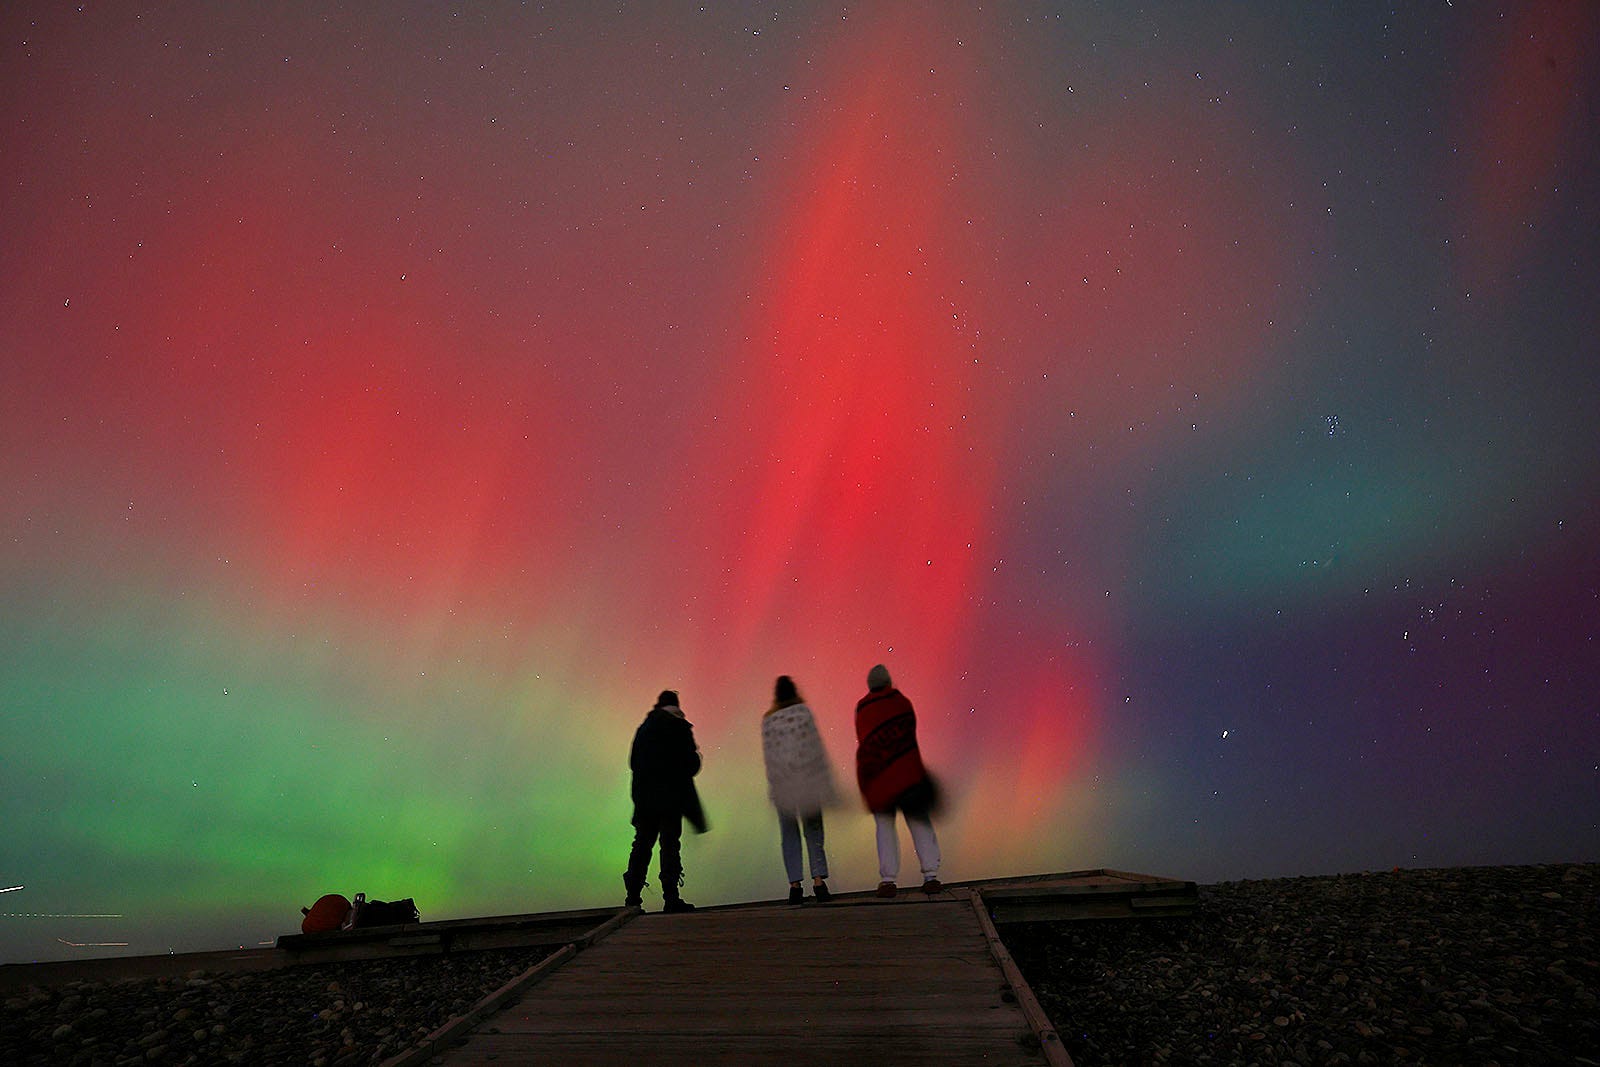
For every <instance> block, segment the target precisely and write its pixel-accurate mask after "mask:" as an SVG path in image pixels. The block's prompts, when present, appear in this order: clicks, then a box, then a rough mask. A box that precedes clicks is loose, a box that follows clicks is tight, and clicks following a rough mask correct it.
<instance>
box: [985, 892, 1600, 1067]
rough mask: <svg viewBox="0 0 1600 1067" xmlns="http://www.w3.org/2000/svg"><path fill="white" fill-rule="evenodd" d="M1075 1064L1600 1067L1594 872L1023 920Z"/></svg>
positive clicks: (1026, 960) (1031, 964)
mask: <svg viewBox="0 0 1600 1067" xmlns="http://www.w3.org/2000/svg"><path fill="white" fill-rule="evenodd" d="M1000 932H1001V935H1002V937H1003V938H1004V939H1005V942H1006V945H1007V948H1008V949H1009V950H1010V951H1011V954H1012V956H1013V958H1014V959H1015V960H1016V961H1017V964H1018V966H1019V967H1020V968H1021V969H1022V972H1023V974H1024V976H1025V977H1026V978H1027V980H1028V983H1029V985H1030V986H1031V987H1032V988H1033V991H1034V995H1035V996H1037V997H1038V999H1039V1001H1040V1003H1041V1005H1042V1006H1043V1007H1044V1009H1045V1012H1046V1013H1047V1014H1048V1015H1049V1017H1050V1020H1051V1022H1052V1023H1053V1024H1054V1025H1055V1027H1056V1031H1057V1032H1058V1033H1059V1034H1060V1036H1061V1038H1062V1042H1063V1044H1064V1045H1065V1046H1066V1048H1067V1051H1068V1052H1069V1053H1070V1054H1071V1056H1072V1060H1073V1063H1074V1064H1076V1065H1077V1067H1097V1065H1107V1064H1119V1065H1120V1064H1155V1063H1172V1064H1304V1065H1310V1064H1396V1063H1400V1064H1404V1063H1430V1064H1451V1065H1455V1064H1462V1065H1464V1064H1474V1065H1486V1067H1487V1065H1495V1064H1500V1065H1507V1067H1509V1065H1511V1064H1565V1065H1569V1067H1570V1065H1574V1064H1576V1065H1580V1067H1582V1065H1591V1064H1600V999H1597V998H1600V865H1597V864H1581V865H1557V866H1527V867H1471V868H1451V869H1443V870H1396V871H1386V872H1375V873H1365V874H1344V875H1337V876H1329V877H1316V878H1281V879H1271V880H1263V881H1242V882H1226V883H1221V884H1218V885H1210V886H1202V887H1201V889H1200V905H1199V908H1198V910H1197V912H1196V914H1195V915H1194V916H1192V917H1189V918H1169V919H1138V920H1108V921H1088V922H1075V923H1025V924H1016V925H1011V926H1006V927H1003V928H1001V931H1000Z"/></svg>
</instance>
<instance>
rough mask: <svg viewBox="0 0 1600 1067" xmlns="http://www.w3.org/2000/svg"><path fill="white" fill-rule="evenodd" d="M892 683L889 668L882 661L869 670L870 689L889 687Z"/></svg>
mask: <svg viewBox="0 0 1600 1067" xmlns="http://www.w3.org/2000/svg"><path fill="white" fill-rule="evenodd" d="M890 684H891V683H890V681H889V668H888V667H885V666H884V665H883V664H881V663H880V664H878V665H877V666H876V667H874V668H872V669H871V670H870V671H868V672H867V688H868V689H887V688H889V686H890Z"/></svg>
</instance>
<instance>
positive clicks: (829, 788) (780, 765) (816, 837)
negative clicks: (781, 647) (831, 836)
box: [761, 674, 837, 904]
mask: <svg viewBox="0 0 1600 1067" xmlns="http://www.w3.org/2000/svg"><path fill="white" fill-rule="evenodd" d="M761 755H762V757H763V758H764V759H765V760H766V764H767V795H768V796H769V797H771V798H772V806H773V807H775V808H777V809H778V827H779V830H780V833H781V838H782V843H783V866H784V870H785V872H786V873H787V874H788V875H789V903H790V904H800V903H803V902H804V900H805V892H804V890H802V889H801V888H800V881H801V875H802V873H803V872H802V869H801V866H800V837H801V831H802V828H803V829H804V833H805V843H806V851H807V852H808V853H809V854H810V856H811V882H812V890H811V891H812V893H813V894H814V895H815V896H816V899H817V903H819V904H826V903H827V902H828V901H829V899H831V897H832V894H830V893H829V892H828V883H827V878H828V854H827V852H826V851H825V850H824V849H823V841H822V809H823V808H824V807H826V806H827V805H829V804H831V803H833V802H834V799H835V798H836V796H837V793H836V791H835V789H834V784H833V766H832V764H830V763H829V762H828V752H827V749H825V748H823V746H822V735H821V734H820V733H818V732H817V723H816V720H815V719H814V718H812V716H811V709H810V708H808V707H806V705H805V703H804V702H803V701H802V700H801V698H800V691H799V690H798V689H796V688H795V684H794V680H793V679H792V678H790V677H789V676H788V675H787V674H785V675H783V676H782V677H780V678H779V679H778V681H777V684H776V685H775V686H773V693H772V707H771V708H769V709H767V713H766V714H765V715H764V716H762V718H761Z"/></svg>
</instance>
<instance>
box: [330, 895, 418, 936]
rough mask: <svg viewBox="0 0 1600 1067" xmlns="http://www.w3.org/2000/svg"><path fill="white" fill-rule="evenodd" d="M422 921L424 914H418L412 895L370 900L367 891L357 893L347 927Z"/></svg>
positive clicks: (396, 924)
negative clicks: (396, 898) (392, 899)
mask: <svg viewBox="0 0 1600 1067" xmlns="http://www.w3.org/2000/svg"><path fill="white" fill-rule="evenodd" d="M421 921H422V916H420V915H418V914H417V904H416V901H414V900H412V899H411V898H410V897H406V898H405V899H404V900H395V901H388V900H368V899H367V895H366V894H365V893H357V894H356V899H355V901H354V902H353V903H352V904H351V905H350V919H349V923H348V925H347V926H346V927H345V929H347V930H349V929H356V930H359V929H361V928H362V927H364V926H401V925H404V924H405V923H414V922H421Z"/></svg>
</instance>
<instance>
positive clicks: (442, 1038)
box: [380, 908, 639, 1067]
mask: <svg viewBox="0 0 1600 1067" xmlns="http://www.w3.org/2000/svg"><path fill="white" fill-rule="evenodd" d="M638 914H639V909H637V908H628V909H626V910H624V911H621V912H619V913H617V914H616V915H614V916H612V917H611V918H610V919H607V920H606V921H605V922H603V923H601V924H600V925H599V926H597V927H595V928H594V929H593V930H590V931H589V932H588V933H586V934H584V935H583V936H582V937H578V938H574V939H573V940H572V941H569V942H568V943H567V944H565V945H563V946H561V948H559V949H557V950H556V951H555V952H552V953H551V954H550V955H548V956H546V957H545V958H544V959H542V960H540V961H539V962H538V963H536V964H534V965H533V966H532V967H529V968H528V969H527V970H525V971H523V972H522V973H521V974H519V975H517V976H516V977H515V978H513V979H511V981H509V982H507V983H506V984H505V985H503V986H501V987H500V988H499V989H496V990H495V991H494V992H493V993H490V994H489V995H488V996H486V997H484V998H483V999H482V1000H480V1001H478V1002H477V1003H476V1004H474V1005H473V1006H472V1007H470V1008H468V1009H467V1010H466V1011H465V1012H463V1013H462V1014H460V1015H457V1016H454V1017H453V1018H451V1019H449V1020H447V1021H446V1022H445V1023H444V1024H443V1025H442V1026H440V1027H439V1028H438V1029H437V1030H434V1031H433V1033H431V1034H429V1035H428V1036H427V1037H425V1038H423V1039H422V1040H421V1041H419V1042H417V1043H416V1044H415V1045H413V1046H411V1047H410V1048H408V1049H406V1050H405V1051H404V1052H400V1053H397V1054H396V1055H394V1056H391V1057H389V1058H388V1059H386V1060H384V1061H383V1063H382V1064H381V1065H380V1067H417V1065H418V1064H424V1063H427V1062H428V1061H429V1060H431V1059H433V1058H434V1057H435V1056H437V1055H439V1054H440V1053H442V1052H444V1051H445V1050H446V1049H447V1048H448V1047H449V1046H450V1045H451V1044H453V1043H454V1042H455V1041H456V1040H457V1039H458V1038H460V1037H462V1036H463V1035H465V1034H466V1033H467V1032H468V1031H470V1030H472V1029H473V1028H474V1027H476V1026H477V1025H478V1024H479V1023H481V1022H482V1021H483V1020H484V1019H486V1018H488V1017H489V1016H490V1015H493V1014H494V1013H495V1012H497V1011H499V1010H500V1008H501V1006H502V1005H504V1004H505V1003H506V1001H508V1000H510V999H511V998H512V997H514V996H516V995H517V994H518V993H520V992H522V990H524V989H527V988H529V987H530V986H533V985H536V984H538V983H539V982H541V981H543V980H544V979H545V978H547V977H549V976H550V974H551V973H552V972H554V971H555V970H556V969H557V968H558V967H560V966H561V965H562V964H564V963H566V962H567V961H568V960H570V959H571V958H572V957H574V956H576V955H577V954H578V953H579V952H581V951H582V950H584V949H586V948H589V947H591V946H593V945H596V944H599V943H600V942H601V941H604V940H605V939H606V938H607V937H609V936H611V934H613V933H615V932H616V931H617V930H618V929H620V928H621V927H622V926H623V925H625V924H626V923H628V922H629V921H630V920H632V919H633V917H634V916H635V915H638Z"/></svg>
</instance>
